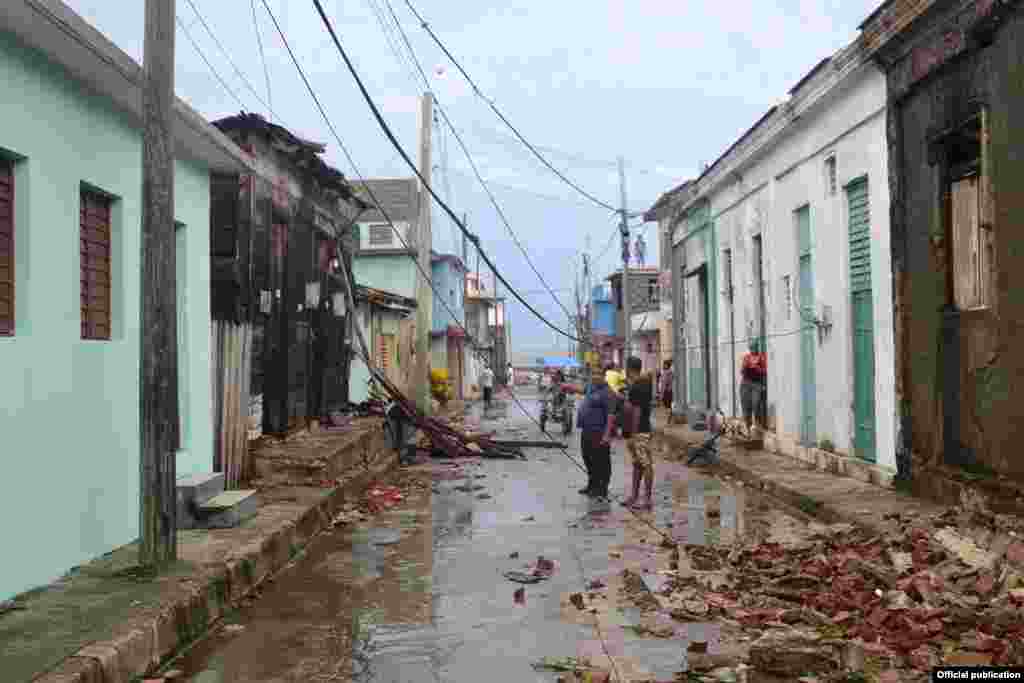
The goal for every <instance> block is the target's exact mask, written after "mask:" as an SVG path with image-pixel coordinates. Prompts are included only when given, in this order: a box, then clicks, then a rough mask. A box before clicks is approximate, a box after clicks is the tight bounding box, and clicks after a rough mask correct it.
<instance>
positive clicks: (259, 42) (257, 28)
mask: <svg viewBox="0 0 1024 683" xmlns="http://www.w3.org/2000/svg"><path fill="white" fill-rule="evenodd" d="M249 4H250V5H252V27H253V32H254V33H255V34H256V44H257V45H259V48H260V61H261V62H263V78H264V80H266V82H267V111H268V112H269V113H270V115H271V116H273V117H274V118H275V119H278V117H277V115H276V114H274V109H273V107H274V97H273V94H272V93H271V91H270V71H269V70H268V69H267V55H266V53H265V52H264V51H263V36H262V35H260V22H259V21H258V20H257V19H256V0H250V2H249ZM278 120H279V121H280V119H278Z"/></svg>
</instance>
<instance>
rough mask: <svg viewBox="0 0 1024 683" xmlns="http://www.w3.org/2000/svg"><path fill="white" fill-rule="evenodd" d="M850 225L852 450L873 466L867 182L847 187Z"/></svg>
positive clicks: (871, 342) (864, 179) (871, 309)
mask: <svg viewBox="0 0 1024 683" xmlns="http://www.w3.org/2000/svg"><path fill="white" fill-rule="evenodd" d="M846 203H847V210H848V212H849V221H850V228H849V232H850V297H851V301H850V306H851V317H852V321H851V322H852V324H853V333H852V334H853V424H854V435H853V448H854V453H855V454H856V456H857V457H858V458H861V459H863V460H867V461H868V462H875V459H876V457H877V455H876V437H875V330H874V314H873V305H874V301H873V298H872V292H871V218H870V204H869V199H868V181H867V178H860V179H858V180H855V181H854V182H852V183H850V184H849V185H847V187H846Z"/></svg>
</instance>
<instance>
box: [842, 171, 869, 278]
mask: <svg viewBox="0 0 1024 683" xmlns="http://www.w3.org/2000/svg"><path fill="white" fill-rule="evenodd" d="M846 196H847V202H848V204H849V216H850V291H852V292H862V291H864V290H869V289H871V222H870V210H869V205H868V182H867V180H866V179H861V180H858V181H856V182H854V183H852V184H850V185H849V186H847V189H846Z"/></svg>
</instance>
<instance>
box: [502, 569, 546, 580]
mask: <svg viewBox="0 0 1024 683" xmlns="http://www.w3.org/2000/svg"><path fill="white" fill-rule="evenodd" d="M502 576H504V577H505V578H506V579H508V580H509V581H515V582H516V583H540V582H541V581H544V580H545V579H547V578H550V577H547V576H539V575H537V574H532V573H528V572H521V571H518V570H515V569H512V570H509V571H507V572H505V573H504V574H502Z"/></svg>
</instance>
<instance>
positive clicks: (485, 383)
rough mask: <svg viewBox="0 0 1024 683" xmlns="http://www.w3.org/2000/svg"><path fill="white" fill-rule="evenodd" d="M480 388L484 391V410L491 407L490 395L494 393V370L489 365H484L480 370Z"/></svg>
mask: <svg viewBox="0 0 1024 683" xmlns="http://www.w3.org/2000/svg"><path fill="white" fill-rule="evenodd" d="M479 381H480V389H481V391H483V393H484V410H488V409H490V407H491V397H492V396H493V395H494V371H493V370H491V368H490V366H489V365H485V366H484V369H483V370H481V371H480V378H479Z"/></svg>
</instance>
